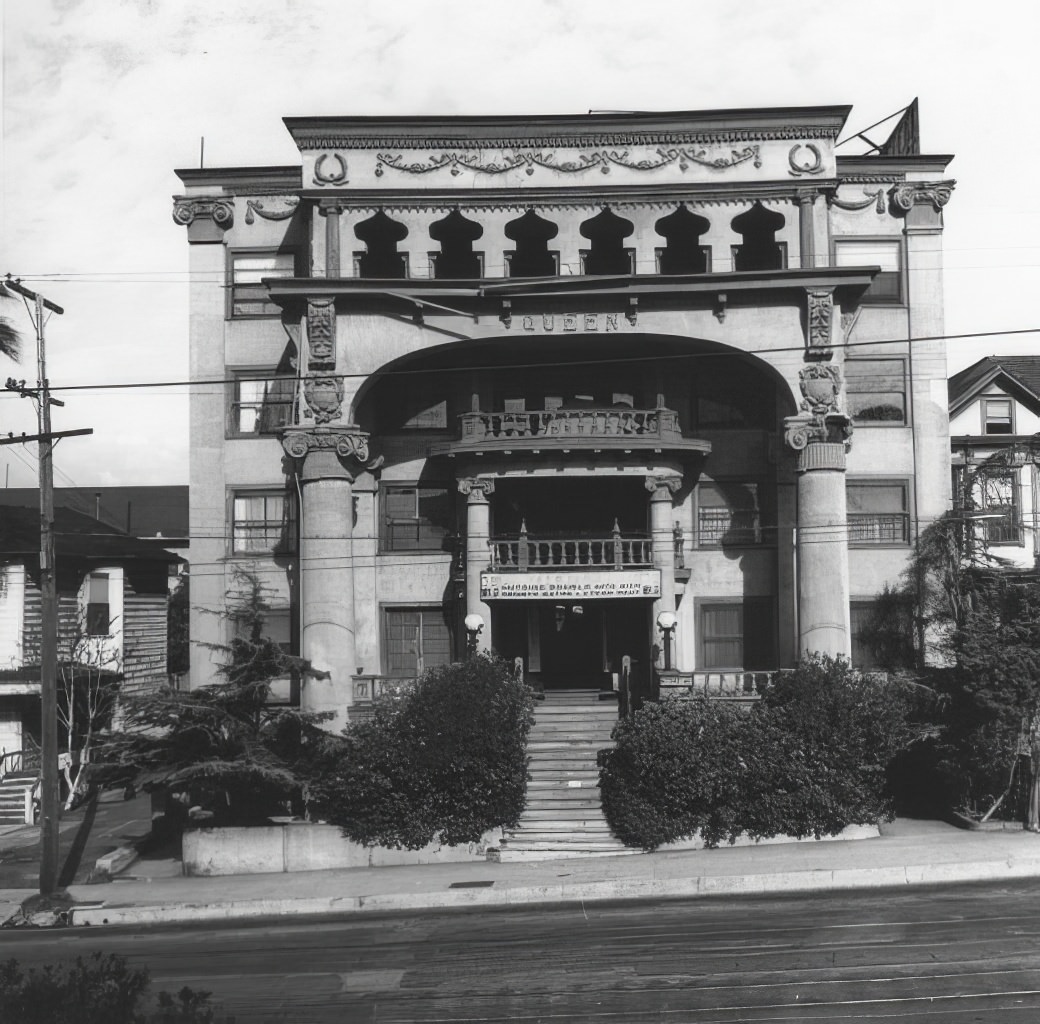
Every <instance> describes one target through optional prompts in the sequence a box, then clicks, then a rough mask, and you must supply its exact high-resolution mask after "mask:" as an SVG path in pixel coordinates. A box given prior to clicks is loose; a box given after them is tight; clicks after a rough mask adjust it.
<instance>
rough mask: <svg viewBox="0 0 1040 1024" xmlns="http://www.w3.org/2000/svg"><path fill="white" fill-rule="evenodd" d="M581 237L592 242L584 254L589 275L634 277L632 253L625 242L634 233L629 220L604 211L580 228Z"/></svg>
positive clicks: (586, 270) (609, 211)
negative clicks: (629, 275) (624, 275)
mask: <svg viewBox="0 0 1040 1024" xmlns="http://www.w3.org/2000/svg"><path fill="white" fill-rule="evenodd" d="M580 230H581V234H582V236H583V237H585V238H587V239H588V240H589V242H590V248H589V249H588V250H586V251H585V252H584V256H585V273H586V274H633V273H635V267H634V266H633V265H632V261H633V250H632V249H626V248H625V239H626V238H628V236H629V235H631V234H632V232H633V231H634V230H635V227H634V225H633V224H632V222H631V221H630V220H625V218H624V217H619V216H618V215H617V214H616V213H614V212H612V211H611V210H603V211H602V212H601V213H598V214H597V215H596V216H595V217H593V218H592V219H591V220H587V221H585V222H584V223H583V224H582V225H581V228H580Z"/></svg>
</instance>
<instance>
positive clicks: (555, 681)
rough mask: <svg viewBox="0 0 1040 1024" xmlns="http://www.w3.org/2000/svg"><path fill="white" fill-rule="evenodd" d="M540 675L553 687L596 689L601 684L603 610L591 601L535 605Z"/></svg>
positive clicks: (546, 683)
mask: <svg viewBox="0 0 1040 1024" xmlns="http://www.w3.org/2000/svg"><path fill="white" fill-rule="evenodd" d="M538 624H539V628H540V631H541V640H542V652H541V653H542V678H543V680H544V681H545V685H546V687H549V688H555V689H586V688H590V687H593V688H596V689H598V688H599V687H601V686H602V685H603V612H602V609H601V608H600V607H599V606H598V605H597V604H595V603H591V602H585V603H584V604H574V603H568V604H552V603H550V602H548V601H546V602H545V603H544V604H542V605H541V606H540V608H539V619H538Z"/></svg>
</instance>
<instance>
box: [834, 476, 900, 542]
mask: <svg viewBox="0 0 1040 1024" xmlns="http://www.w3.org/2000/svg"><path fill="white" fill-rule="evenodd" d="M845 498H846V502H847V504H848V525H849V543H850V544H880V545H892V544H909V543H910V513H909V507H908V504H907V485H906V483H905V482H903V481H871V482H869V483H865V482H857V483H849V484H846V486H845Z"/></svg>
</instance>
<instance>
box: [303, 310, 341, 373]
mask: <svg viewBox="0 0 1040 1024" xmlns="http://www.w3.org/2000/svg"><path fill="white" fill-rule="evenodd" d="M335 365H336V302H335V300H334V299H310V300H309V301H308V302H307V366H308V368H309V369H311V370H329V369H332V368H333V367H335Z"/></svg>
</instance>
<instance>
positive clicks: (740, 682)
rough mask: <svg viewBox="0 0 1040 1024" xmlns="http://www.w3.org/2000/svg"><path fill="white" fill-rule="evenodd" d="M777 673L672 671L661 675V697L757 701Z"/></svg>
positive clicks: (737, 670) (742, 670) (659, 677)
mask: <svg viewBox="0 0 1040 1024" xmlns="http://www.w3.org/2000/svg"><path fill="white" fill-rule="evenodd" d="M775 675H776V672H765V671H756V672H752V671H745V670H744V669H729V670H717V669H716V670H712V671H708V670H700V671H695V672H680V671H678V670H676V669H669V670H665V671H663V672H659V673H658V682H659V686H660V694H661V696H662V697H664V696H666V695H667V694H674V695H675V696H677V697H680V698H687V699H689V698H692V697H713V698H717V699H722V700H731V701H754V700H758V699H759V697H760V696H761V691H762V690H763V688H764V687H766V686H768V685H769V683H770V682H771V681H772V679H773V677H774V676H775Z"/></svg>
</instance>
